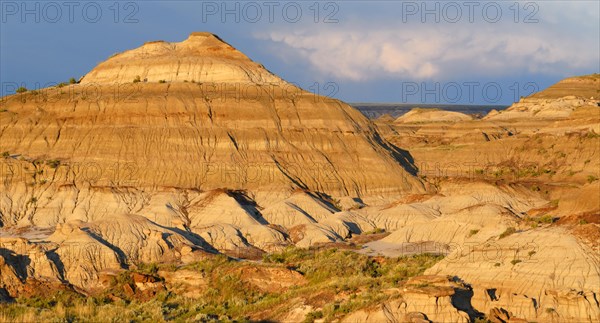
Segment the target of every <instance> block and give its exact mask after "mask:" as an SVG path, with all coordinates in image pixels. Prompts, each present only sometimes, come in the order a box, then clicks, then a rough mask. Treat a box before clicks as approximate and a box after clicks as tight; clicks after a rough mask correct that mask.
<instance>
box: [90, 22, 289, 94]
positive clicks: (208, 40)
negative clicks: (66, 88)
mask: <svg viewBox="0 0 600 323" xmlns="http://www.w3.org/2000/svg"><path fill="white" fill-rule="evenodd" d="M134 80H139V81H142V82H159V81H166V82H184V81H190V82H191V81H194V82H201V83H203V82H219V83H223V82H228V83H234V82H239V83H284V81H283V80H282V79H280V78H279V77H277V76H275V75H273V74H271V73H270V72H269V71H267V70H266V69H265V68H264V67H263V66H262V65H260V64H257V63H255V62H253V61H252V60H250V59H249V58H248V57H247V56H246V55H244V54H243V53H241V52H240V51H238V50H237V49H235V48H233V47H232V46H231V45H229V44H227V43H225V42H224V41H223V40H221V39H220V38H219V37H218V36H216V35H213V34H211V33H206V32H195V33H192V34H191V35H190V37H189V38H188V39H187V40H185V41H183V42H179V43H169V42H165V41H155V42H148V43H146V44H144V45H143V46H142V47H139V48H136V49H133V50H129V51H126V52H123V53H118V54H115V55H113V56H112V57H110V58H109V59H108V60H106V61H105V62H103V63H101V64H99V65H98V66H97V67H96V68H94V69H93V70H92V71H91V72H89V73H88V74H87V75H86V76H85V77H83V79H82V80H81V84H90V83H96V84H100V83H120V84H125V83H131V82H133V81H134Z"/></svg>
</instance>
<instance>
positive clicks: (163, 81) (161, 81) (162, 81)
mask: <svg viewBox="0 0 600 323" xmlns="http://www.w3.org/2000/svg"><path fill="white" fill-rule="evenodd" d="M158 83H167V81H165V80H160V81H158Z"/></svg>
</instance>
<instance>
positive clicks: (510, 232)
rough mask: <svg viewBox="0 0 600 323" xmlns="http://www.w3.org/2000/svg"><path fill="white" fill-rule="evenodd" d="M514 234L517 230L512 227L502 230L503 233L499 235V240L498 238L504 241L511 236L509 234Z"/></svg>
mask: <svg viewBox="0 0 600 323" xmlns="http://www.w3.org/2000/svg"><path fill="white" fill-rule="evenodd" d="M515 232H517V230H515V228H513V227H508V228H506V230H504V232H502V233H501V234H500V236H499V238H500V239H504V238H506V237H508V236H509V235H511V234H513V233H515Z"/></svg>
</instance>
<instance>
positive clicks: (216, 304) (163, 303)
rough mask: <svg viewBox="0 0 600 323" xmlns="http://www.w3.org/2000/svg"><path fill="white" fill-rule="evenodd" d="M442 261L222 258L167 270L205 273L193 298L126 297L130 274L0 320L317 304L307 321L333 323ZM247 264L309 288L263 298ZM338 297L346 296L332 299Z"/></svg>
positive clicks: (212, 316)
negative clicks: (292, 275)
mask: <svg viewBox="0 0 600 323" xmlns="http://www.w3.org/2000/svg"><path fill="white" fill-rule="evenodd" d="M441 259H442V257H441V256H435V255H429V254H422V255H414V256H405V257H399V258H385V259H383V260H381V258H377V259H375V258H372V257H369V256H365V255H362V254H358V253H355V252H352V251H348V250H338V249H319V250H309V249H298V248H287V249H285V250H283V251H281V252H278V253H272V254H267V255H265V256H264V260H263V262H262V263H261V262H259V263H257V262H248V261H235V260H232V259H231V258H228V257H226V256H222V255H219V256H214V257H211V258H209V259H206V260H202V261H198V262H195V263H191V264H187V265H184V266H181V267H180V268H177V267H170V269H169V270H175V271H176V270H181V269H185V270H192V271H196V272H199V273H202V277H204V278H203V279H205V280H206V281H207V286H206V287H203V288H202V289H200V290H198V293H200V295H199V297H198V298H196V299H190V298H186V297H183V296H180V295H177V294H176V293H174V292H171V291H161V292H159V293H157V294H156V295H155V296H154V297H153V298H151V299H150V300H147V301H140V300H139V299H136V298H132V297H128V296H127V295H125V294H124V293H123V292H122V291H123V289H122V286H124V285H125V284H132V283H133V281H132V276H131V272H128V271H124V272H121V273H120V274H118V275H117V276H116V277H115V278H114V279H113V280H112V282H111V284H110V287H108V288H107V289H105V290H103V291H102V292H101V293H100V294H94V295H90V296H83V295H81V294H77V293H73V292H69V293H62V294H61V293H55V294H53V295H47V296H46V297H37V298H31V297H30V298H19V299H17V300H16V302H15V303H12V304H2V305H0V313H1V314H0V321H30V320H36V321H68V322H73V321H113V322H117V321H118V322H121V321H136V322H137V321H156V322H161V321H165V320H176V321H194V320H200V321H202V320H218V321H249V320H256V317H257V316H256V315H258V313H262V314H260V316H258V317H267V318H271V317H273V318H275V317H282V316H283V315H285V314H286V313H288V312H289V311H290V310H291V309H292V308H294V307H295V306H297V304H298V300H299V299H302V300H303V301H304V302H306V303H307V304H313V306H314V308H313V311H311V312H310V313H308V315H306V317H305V322H314V321H315V320H320V319H323V320H325V321H327V322H329V321H335V320H339V319H340V318H342V317H344V316H345V315H347V314H348V313H351V312H354V311H356V310H359V309H363V308H370V307H374V306H376V305H377V304H380V303H381V302H383V301H385V300H387V299H390V297H393V296H391V295H390V294H389V293H382V291H383V290H385V289H389V288H397V287H399V286H401V285H402V284H404V283H405V282H406V280H407V279H408V278H410V277H413V276H416V275H421V274H423V272H424V271H425V270H426V269H427V268H430V267H431V266H433V265H434V264H435V263H436V262H438V261H439V260H441ZM163 266H164V265H157V264H153V263H150V264H138V265H137V269H136V270H135V271H136V272H143V273H146V274H150V275H157V273H158V272H159V269H161V270H163ZM248 266H256V267H281V268H293V269H294V270H296V271H297V272H299V273H300V274H302V275H303V276H304V277H305V279H306V283H305V284H300V285H297V286H292V287H291V288H289V289H287V290H284V291H279V292H266V291H264V290H261V289H259V288H258V287H256V286H255V285H251V284H249V283H248V282H246V281H245V280H244V279H242V277H241V276H240V275H241V274H240V272H241V271H240V270H237V269H240V268H242V267H244V268H245V267H248ZM341 293H343V294H345V295H347V297H344V298H336V297H335V295H339V294H341ZM111 295H114V296H117V297H118V298H120V299H115V297H111ZM396 297H399V296H396ZM315 302H316V303H315ZM265 313H266V314H265Z"/></svg>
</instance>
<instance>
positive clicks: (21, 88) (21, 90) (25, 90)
mask: <svg viewBox="0 0 600 323" xmlns="http://www.w3.org/2000/svg"><path fill="white" fill-rule="evenodd" d="M25 92H27V88H26V87H24V86H21V87H20V88H18V89H17V93H25Z"/></svg>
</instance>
